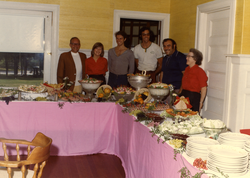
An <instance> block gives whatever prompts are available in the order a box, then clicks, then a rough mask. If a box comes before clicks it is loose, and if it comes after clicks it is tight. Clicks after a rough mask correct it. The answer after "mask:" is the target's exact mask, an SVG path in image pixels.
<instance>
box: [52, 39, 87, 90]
mask: <svg viewBox="0 0 250 178" xmlns="http://www.w3.org/2000/svg"><path fill="white" fill-rule="evenodd" d="M69 46H70V48H71V51H69V52H65V53H62V54H61V56H60V58H59V62H58V68H57V83H63V79H64V77H68V78H69V81H71V82H73V85H72V86H71V87H70V90H72V91H74V92H78V93H81V92H82V86H81V84H80V83H79V82H78V80H81V79H83V78H84V77H85V59H86V55H85V54H84V53H81V52H79V49H80V46H81V43H80V40H79V39H78V38H77V37H73V38H71V40H70V44H69Z"/></svg>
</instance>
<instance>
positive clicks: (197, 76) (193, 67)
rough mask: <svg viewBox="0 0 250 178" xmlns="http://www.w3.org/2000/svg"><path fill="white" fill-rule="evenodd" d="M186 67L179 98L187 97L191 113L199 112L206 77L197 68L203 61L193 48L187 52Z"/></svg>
mask: <svg viewBox="0 0 250 178" xmlns="http://www.w3.org/2000/svg"><path fill="white" fill-rule="evenodd" d="M186 59H187V65H188V67H186V69H185V72H184V74H183V77H182V92H181V94H180V95H181V96H185V97H189V100H190V104H191V105H192V106H193V107H192V108H191V109H192V110H193V111H199V112H200V110H201V108H202V107H203V102H204V100H205V97H206V93H207V79H208V78H207V75H206V73H205V71H204V70H203V69H202V68H200V67H199V65H201V61H202V59H203V55H202V53H201V52H200V51H199V50H197V49H194V48H191V49H190V50H189V53H188V55H187V57H186Z"/></svg>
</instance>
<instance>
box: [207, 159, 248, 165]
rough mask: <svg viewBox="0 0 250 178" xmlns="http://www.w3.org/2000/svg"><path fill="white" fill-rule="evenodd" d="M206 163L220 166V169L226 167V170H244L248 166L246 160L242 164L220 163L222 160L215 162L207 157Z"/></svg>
mask: <svg viewBox="0 0 250 178" xmlns="http://www.w3.org/2000/svg"><path fill="white" fill-rule="evenodd" d="M207 161H208V162H209V163H210V164H214V165H218V166H220V165H222V167H227V168H246V167H247V166H248V160H246V161H243V162H237V163H235V162H231V161H227V162H225V161H222V160H216V159H214V158H211V157H210V156H208V158H207Z"/></svg>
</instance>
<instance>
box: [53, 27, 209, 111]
mask: <svg viewBox="0 0 250 178" xmlns="http://www.w3.org/2000/svg"><path fill="white" fill-rule="evenodd" d="M115 37H116V43H117V46H116V47H114V48H111V49H110V50H109V51H108V61H107V59H106V58H104V57H103V56H104V47H103V44H102V43H100V42H97V43H95V44H94V46H93V48H92V51H91V57H89V58H87V59H86V55H85V54H84V53H81V52H79V49H80V45H81V44H80V40H79V39H78V38H77V37H73V38H71V40H70V47H71V51H70V52H66V53H63V54H61V56H60V59H59V63H58V69H57V82H58V83H62V82H63V78H64V77H68V78H69V80H70V81H72V82H74V84H73V85H72V86H71V88H70V89H71V90H72V91H75V92H81V91H82V88H81V85H80V83H79V82H78V80H81V79H83V78H85V77H86V76H87V75H88V76H89V77H92V78H96V79H98V80H102V81H103V83H102V84H106V80H105V74H106V72H107V71H108V70H109V79H108V85H110V86H111V87H112V88H114V87H118V86H121V85H128V80H127V74H132V73H134V72H136V73H138V72H139V73H141V72H142V71H147V74H150V75H151V78H152V83H154V82H156V76H157V75H158V74H160V75H159V76H160V77H159V81H160V82H162V83H166V84H172V85H173V86H174V89H175V92H176V93H179V94H180V95H181V96H185V97H189V99H190V104H191V105H192V106H193V108H192V110H194V111H200V109H201V108H202V106H203V102H204V99H205V96H206V91H207V79H208V78H207V75H206V73H205V72H204V70H203V69H201V68H200V67H199V65H201V62H202V58H203V57H202V53H201V52H200V51H198V50H197V49H193V48H192V49H190V51H189V53H188V55H187V56H186V55H184V54H183V53H181V52H179V51H177V44H176V42H175V41H174V40H173V39H171V38H167V39H164V40H163V49H164V51H165V53H166V56H165V57H163V55H162V50H161V48H160V47H159V46H158V45H157V44H155V43H153V41H154V35H153V32H152V31H151V30H150V29H149V28H148V27H143V28H142V29H140V39H141V41H142V42H141V43H140V44H138V45H137V46H135V48H134V52H133V51H131V50H130V49H129V45H130V44H129V39H128V37H127V35H126V33H125V32H123V31H118V32H116V33H115Z"/></svg>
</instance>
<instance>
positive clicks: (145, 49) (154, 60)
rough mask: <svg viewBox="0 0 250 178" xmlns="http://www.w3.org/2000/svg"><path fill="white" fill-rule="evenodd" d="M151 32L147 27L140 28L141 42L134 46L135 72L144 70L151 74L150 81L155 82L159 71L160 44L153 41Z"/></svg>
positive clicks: (160, 58)
mask: <svg viewBox="0 0 250 178" xmlns="http://www.w3.org/2000/svg"><path fill="white" fill-rule="evenodd" d="M153 35H154V34H153V32H152V31H151V30H150V29H149V28H148V27H143V28H141V29H140V38H141V40H142V43H141V44H138V45H136V46H135V49H134V56H135V63H136V67H137V72H141V71H144V70H146V71H147V74H150V75H151V78H152V82H151V83H155V82H156V75H157V74H158V73H160V72H161V67H162V58H163V57H162V50H161V48H160V46H158V45H157V44H155V43H153V42H152V41H154V40H153V39H154V36H153Z"/></svg>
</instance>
